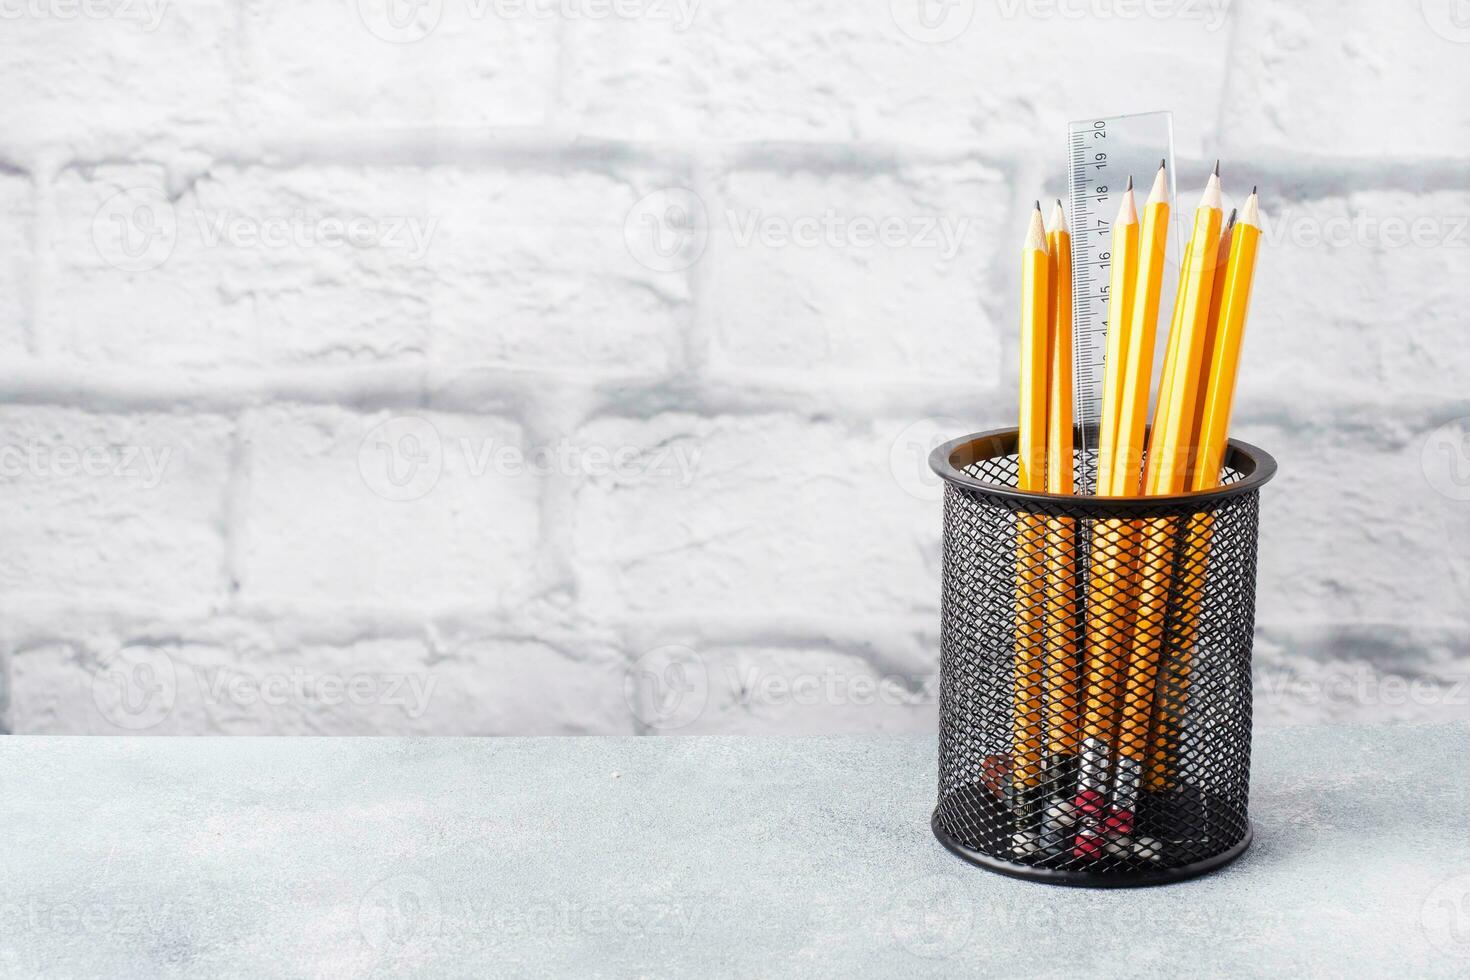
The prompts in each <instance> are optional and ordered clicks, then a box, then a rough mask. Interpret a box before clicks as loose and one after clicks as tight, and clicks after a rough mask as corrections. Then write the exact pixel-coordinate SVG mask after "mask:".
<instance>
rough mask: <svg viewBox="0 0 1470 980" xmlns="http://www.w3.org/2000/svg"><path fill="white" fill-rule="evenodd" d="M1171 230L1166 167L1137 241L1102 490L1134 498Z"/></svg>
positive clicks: (1161, 169)
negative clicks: (1108, 469) (1107, 478)
mask: <svg viewBox="0 0 1470 980" xmlns="http://www.w3.org/2000/svg"><path fill="white" fill-rule="evenodd" d="M1168 234H1169V182H1168V177H1167V174H1166V173H1165V172H1164V166H1163V164H1162V163H1161V164H1160V165H1159V170H1158V173H1156V174H1155V175H1154V184H1153V189H1152V190H1150V191H1149V195H1148V201H1147V202H1146V203H1145V204H1144V206H1143V229H1142V232H1141V233H1140V235H1139V239H1138V274H1137V276H1136V277H1135V281H1134V288H1133V302H1132V307H1131V308H1130V309H1129V311H1128V315H1129V324H1128V349H1127V352H1126V355H1125V357H1124V362H1125V363H1124V372H1125V373H1124V380H1123V388H1122V391H1121V393H1120V395H1119V400H1118V436H1117V445H1116V448H1115V449H1114V452H1113V456H1114V459H1113V463H1112V473H1111V474H1110V475H1111V477H1112V479H1111V482H1110V484H1109V485H1108V486H1107V487H1106V488H1103V487H1099V492H1100V493H1105V494H1106V495H1107V496H1110V497H1131V496H1134V495H1136V494H1137V493H1138V491H1139V473H1140V471H1141V469H1142V460H1143V433H1144V422H1145V420H1146V418H1147V415H1148V392H1149V380H1150V378H1151V377H1152V376H1153V364H1154V336H1155V333H1156V332H1157V330H1158V322H1159V289H1160V287H1161V286H1162V285H1163V281H1164V249H1165V246H1166V244H1167V240H1168Z"/></svg>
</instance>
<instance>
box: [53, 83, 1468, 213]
mask: <svg viewBox="0 0 1470 980" xmlns="http://www.w3.org/2000/svg"><path fill="white" fill-rule="evenodd" d="M1224 98H1225V97H1223V96H1222V109H1221V111H1222V113H1223V112H1224V108H1225V103H1224V101H1223V99H1224ZM1226 131H1227V132H1228V130H1226ZM1216 136H1217V142H1218V143H1220V144H1221V146H1222V148H1223V145H1224V137H1223V133H1222V132H1220V131H1219V130H1218V129H1217V134H1216ZM195 149H196V150H197V151H198V152H199V153H200V154H202V156H203V159H202V160H200V161H196V162H193V163H190V164H188V165H187V166H185V165H181V164H179V163H178V162H177V161H176V160H172V161H170V160H164V159H161V158H155V157H152V156H149V155H146V154H139V155H134V156H129V155H126V154H124V155H113V156H106V157H95V158H94V157H80V156H79V157H75V158H71V159H64V160H57V161H55V162H54V163H48V165H47V166H45V167H44V168H42V169H45V170H47V171H50V172H51V173H52V174H53V176H54V174H56V173H60V172H62V171H65V170H75V169H90V168H96V167H105V166H109V165H115V166H141V165H149V166H157V167H160V168H162V169H163V170H165V171H166V172H168V173H170V174H171V175H172V177H173V179H172V180H171V181H170V185H171V186H175V185H177V186H183V185H185V184H187V183H188V182H189V180H190V179H196V178H197V177H198V176H199V175H201V174H204V173H208V172H209V171H210V170H213V169H216V168H220V167H239V168H261V169H266V170H278V171H286V170H295V169H301V168H305V167H314V166H343V167H351V168H360V169H377V168H385V167H409V168H413V169H422V170H430V169H433V168H436V167H443V166H466V167H486V168H490V169H501V170H512V171H514V170H522V169H525V170H534V171H535V172H537V173H542V172H545V169H546V168H547V166H548V165H558V166H563V167H570V168H571V169H572V170H573V171H584V172H590V173H603V174H615V173H616V172H617V171H618V169H619V168H620V167H623V166H629V165H631V166H650V165H653V166H673V167H676V168H679V169H685V168H688V167H689V166H690V165H691V163H692V162H693V161H696V160H704V161H706V162H707V163H708V164H710V165H712V166H714V165H717V166H720V167H722V168H724V169H732V170H745V171H770V172H779V173H793V172H800V171H812V172H818V173H856V174H864V173H897V172H901V171H902V170H903V169H904V168H906V167H909V166H914V165H920V166H922V165H933V164H957V163H977V164H980V165H983V166H988V167H993V168H995V169H997V170H1001V171H1003V172H1007V173H1010V172H1014V171H1015V170H1016V169H1017V167H1020V168H1022V169H1025V168H1026V167H1027V165H1028V164H1029V163H1031V162H1033V161H1034V159H1035V157H1036V154H1035V153H1031V152H1025V151H1024V150H1022V149H1021V148H1016V149H1015V150H1013V151H1008V152H1002V153H994V152H988V151H987V150H985V149H984V148H982V147H980V146H977V145H974V144H955V145H946V146H930V145H925V144H905V143H883V142H864V141H856V142H842V141H830V142H820V141H814V142H806V143H800V142H785V141H762V140H751V141H731V142H716V141H675V142H659V141H653V140H649V141H633V140H617V139H605V138H590V137H583V136H579V135H578V134H576V133H575V132H573V131H567V132H552V133H548V132H545V131H542V130H538V129H534V128H527V129H495V128H480V127H414V126H404V127H391V126H390V127H383V126H378V127H373V128H372V129H368V130H353V129H350V128H348V129H334V130H332V132H331V133H330V134H325V135H324V134H322V133H319V132H303V133H293V134H290V135H289V136H287V135H279V134H278V135H276V136H273V137H262V138H260V139H251V140H249V141H248V142H245V141H241V142H239V143H235V144H230V145H222V146H214V147H196V148H195ZM1242 152H1245V151H1242ZM1050 158H1051V154H1046V159H1047V160H1048V161H1049V160H1050ZM1210 162H1211V161H1210V160H1205V159H1199V160H1195V159H1192V158H1189V157H1180V158H1179V159H1178V165H1179V166H1180V167H1181V168H1182V169H1186V170H1193V169H1199V168H1201V167H1206V166H1208V165H1209V163H1210ZM1249 163H1250V170H1251V179H1252V181H1253V182H1259V183H1262V184H1264V185H1266V186H1267V187H1271V188H1273V196H1274V197H1276V198H1277V199H1278V200H1292V201H1301V200H1315V199H1318V198H1325V197H1334V196H1340V195H1341V194H1342V193H1345V192H1349V191H1372V190H1405V191H1419V192H1428V191H1434V190H1459V189H1462V188H1463V187H1464V185H1465V184H1466V183H1467V181H1470V159H1465V158H1460V157H1438V158H1436V157H1431V158H1424V157H1396V158H1386V157H1371V158H1361V157H1331V156H1321V155H1316V156H1314V155H1311V154H1309V153H1305V154H1304V153H1293V154H1290V155H1280V156H1278V155H1277V154H1276V153H1275V152H1274V151H1271V150H1269V149H1262V150H1257V151H1254V152H1252V153H1251V154H1250V161H1249ZM1048 172H1050V171H1048ZM1288 194H1289V195H1291V196H1287V195H1288Z"/></svg>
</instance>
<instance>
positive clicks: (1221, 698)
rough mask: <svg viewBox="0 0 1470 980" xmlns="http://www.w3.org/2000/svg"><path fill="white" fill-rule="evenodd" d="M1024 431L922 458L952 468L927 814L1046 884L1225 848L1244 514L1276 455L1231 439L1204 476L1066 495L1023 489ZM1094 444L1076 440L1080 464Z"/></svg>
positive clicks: (1192, 869) (1128, 871)
mask: <svg viewBox="0 0 1470 980" xmlns="http://www.w3.org/2000/svg"><path fill="white" fill-rule="evenodd" d="M1016 442H1017V434H1016V430H1014V429H1009V430H996V431H993V432H985V433H978V434H974V435H969V436H965V437H963V438H960V439H956V440H954V441H952V442H949V443H946V444H945V445H943V446H940V447H939V448H938V449H936V450H934V452H933V454H932V455H931V456H930V460H929V462H930V466H931V468H932V469H933V470H934V471H935V472H936V473H937V474H938V475H939V476H940V477H942V478H943V480H944V482H945V488H944V586H943V603H942V613H941V617H942V622H941V628H940V644H941V663H940V695H939V705H940V720H939V804H938V806H937V807H936V809H935V811H934V818H933V821H932V826H933V829H934V834H935V836H936V837H938V838H939V840H940V841H941V842H942V843H943V844H944V845H945V847H947V848H949V849H950V850H951V851H953V852H954V853H955V854H957V855H959V856H960V857H962V858H964V859H966V860H968V861H970V862H972V863H974V864H978V865H980V866H982V867H985V868H989V869H990V870H993V871H998V872H1001V873H1003V874H1009V875H1013V876H1016V877H1021V878H1031V879H1035V880H1040V881H1047V882H1053V883H1057V884H1071V885H1092V886H1127V885H1149V884H1159V883H1163V882H1168V881H1178V880H1182V879H1184V878H1189V877H1193V876H1195V875H1198V874H1203V873H1204V872H1206V871H1210V870H1212V869H1214V868H1218V867H1220V866H1222V865H1224V864H1226V863H1228V862H1229V861H1231V860H1233V859H1234V858H1236V857H1238V856H1239V855H1240V854H1241V853H1242V852H1243V851H1244V850H1245V849H1246V847H1248V846H1249V844H1250V840H1251V828H1250V823H1249V821H1248V819H1247V816H1246V807H1247V801H1248V796H1249V788H1250V786H1249V784H1250V747H1251V644H1252V636H1253V632H1254V625H1255V589H1256V542H1257V531H1258V524H1257V514H1258V505H1259V497H1260V488H1261V486H1262V485H1264V484H1265V483H1266V481H1268V480H1269V479H1270V478H1271V477H1272V475H1273V474H1274V473H1275V472H1276V461H1275V460H1274V459H1272V458H1271V457H1270V456H1269V455H1267V454H1266V453H1265V452H1262V451H1261V450H1260V449H1257V448H1255V447H1254V446H1249V445H1246V444H1245V443H1241V442H1237V441H1234V440H1232V441H1231V442H1230V444H1229V448H1228V450H1227V452H1226V454H1225V460H1224V466H1223V469H1222V472H1221V474H1220V486H1219V487H1218V488H1217V489H1214V490H1208V491H1196V492H1191V493H1187V494H1181V495H1179V496H1172V497H1129V498H1106V497H1092V496H1060V495H1055V494H1045V493H1027V492H1023V491H1020V490H1018V489H1017V488H1016V483H1017V480H1016V472H1017V460H1016ZM1082 444H1083V443H1082V441H1081V440H1080V439H1079V440H1078V445H1082ZM1089 445H1092V446H1095V445H1096V441H1095V440H1090V441H1089ZM1095 456H1096V450H1095V449H1092V450H1078V451H1077V452H1076V453H1075V455H1074V460H1073V471H1074V475H1075V478H1076V485H1078V486H1085V485H1086V484H1085V483H1084V482H1083V481H1084V478H1085V477H1086V476H1087V475H1088V474H1090V473H1092V472H1094V470H1095V462H1096V460H1095Z"/></svg>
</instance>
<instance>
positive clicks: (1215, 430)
mask: <svg viewBox="0 0 1470 980" xmlns="http://www.w3.org/2000/svg"><path fill="white" fill-rule="evenodd" d="M1260 239H1261V213H1260V201H1259V199H1258V198H1257V196H1256V190H1255V188H1251V196H1250V197H1248V198H1246V201H1245V205H1244V207H1242V208H1241V213H1240V220H1239V221H1237V222H1236V223H1235V230H1234V234H1233V235H1232V238H1231V242H1230V260H1229V268H1228V271H1227V273H1226V277H1225V284H1224V289H1225V295H1224V298H1223V299H1222V301H1221V303H1220V323H1219V327H1218V336H1217V337H1216V340H1215V345H1214V351H1213V357H1211V359H1210V379H1209V381H1208V383H1207V388H1206V394H1205V403H1204V404H1205V410H1204V414H1203V417H1202V419H1201V422H1200V434H1199V447H1200V448H1199V463H1198V465H1196V466H1195V468H1194V489H1196V490H1209V489H1211V488H1212V487H1215V486H1217V485H1218V484H1219V482H1220V465H1221V463H1223V462H1224V459H1225V444H1226V442H1227V441H1228V439H1229V437H1230V432H1229V429H1230V412H1231V409H1232V407H1233V406H1234V404H1235V374H1236V370H1237V368H1238V367H1239V365H1240V347H1241V341H1242V339H1243V338H1244V337H1245V318H1246V313H1247V312H1248V310H1249V309H1250V301H1251V281H1252V279H1253V278H1254V276H1255V269H1256V249H1257V246H1258V245H1259V243H1260Z"/></svg>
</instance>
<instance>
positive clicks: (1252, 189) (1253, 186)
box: [1251, 184, 1261, 194]
mask: <svg viewBox="0 0 1470 980" xmlns="http://www.w3.org/2000/svg"><path fill="white" fill-rule="evenodd" d="M1260 186H1261V185H1260V184H1252V185H1251V193H1252V194H1254V193H1255V192H1256V188H1257V187H1260Z"/></svg>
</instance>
